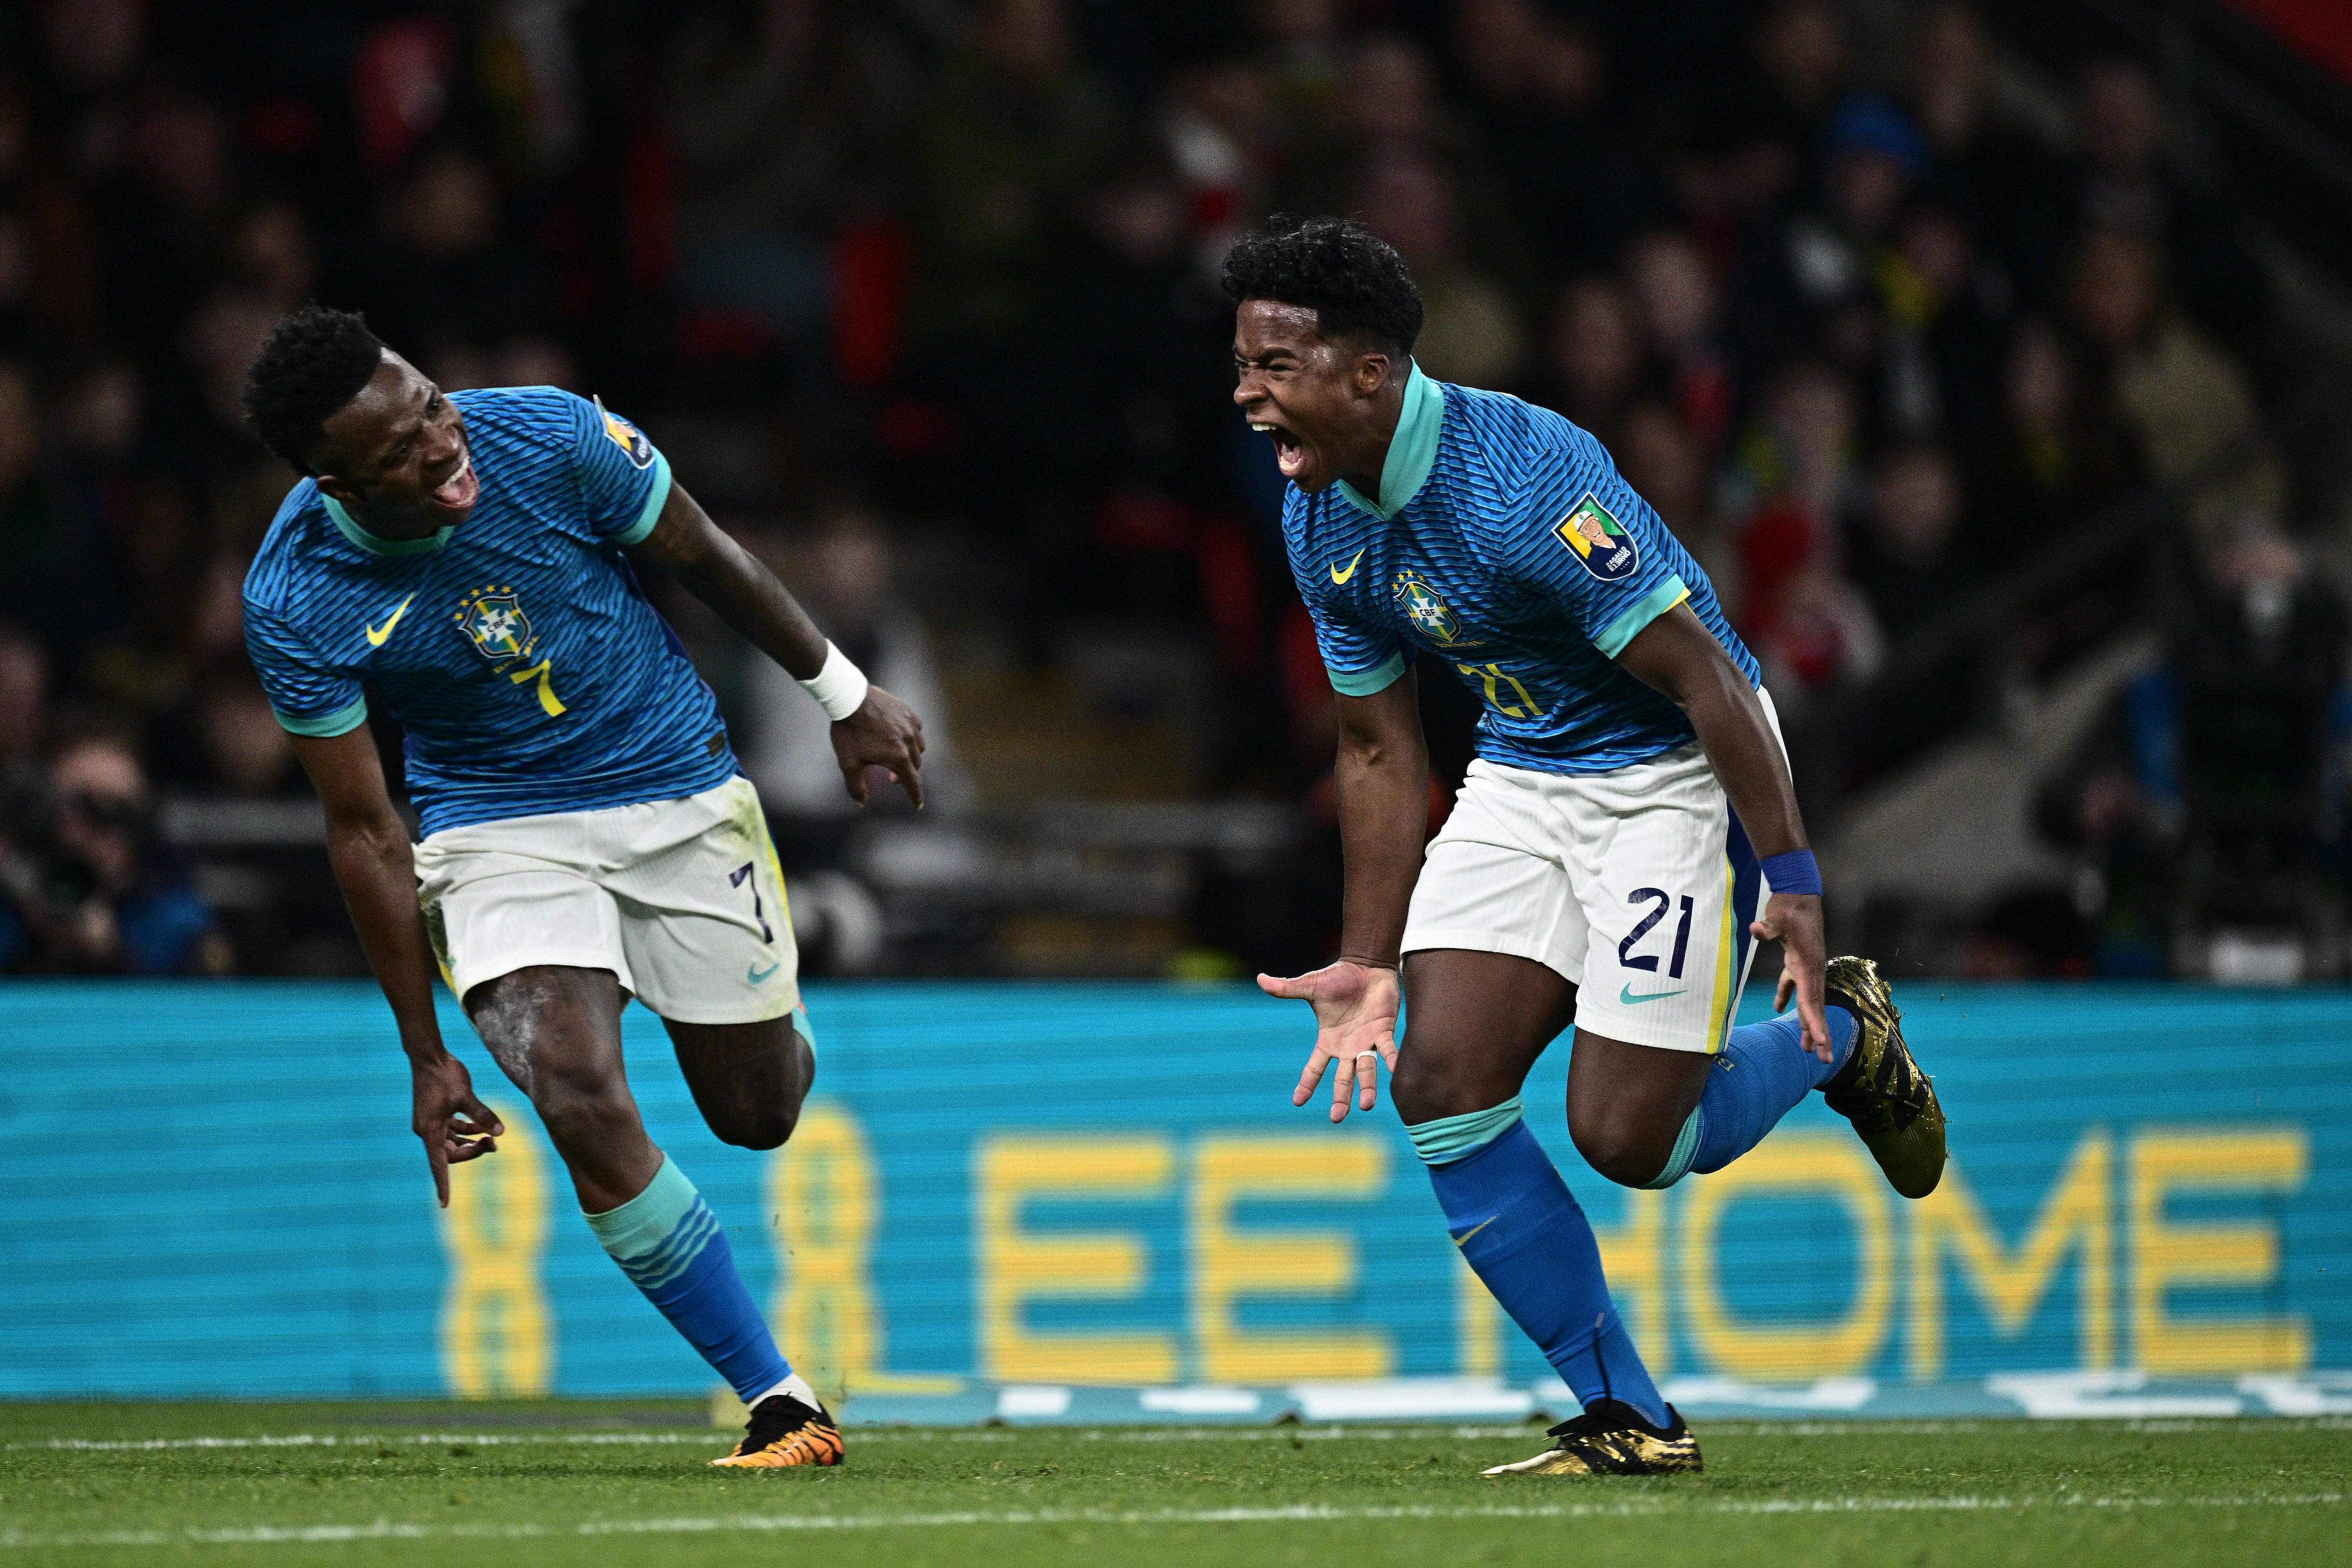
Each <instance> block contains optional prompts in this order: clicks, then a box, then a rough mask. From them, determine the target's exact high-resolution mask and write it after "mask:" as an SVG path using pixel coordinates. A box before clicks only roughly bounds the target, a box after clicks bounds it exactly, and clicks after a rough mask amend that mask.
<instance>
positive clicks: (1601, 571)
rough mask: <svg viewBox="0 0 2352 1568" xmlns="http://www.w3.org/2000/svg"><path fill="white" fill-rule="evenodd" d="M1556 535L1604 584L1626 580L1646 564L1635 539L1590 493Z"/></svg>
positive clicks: (1561, 522) (1554, 532)
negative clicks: (1637, 568) (1635, 569)
mask: <svg viewBox="0 0 2352 1568" xmlns="http://www.w3.org/2000/svg"><path fill="white" fill-rule="evenodd" d="M1552 534H1553V536H1554V537H1555V538H1558V539H1559V542H1560V543H1562V544H1564V545H1566V546H1567V547H1568V549H1569V553H1570V555H1573V556H1574V557H1576V559H1577V560H1578V561H1579V562H1580V564H1581V565H1582V566H1583V568H1584V570H1587V571H1589V572H1591V574H1592V575H1593V576H1595V577H1597V578H1599V579H1600V580H1601V581H1603V582H1618V581H1622V580H1624V579H1626V578H1629V577H1631V576H1633V569H1634V568H1635V567H1637V566H1639V565H1641V564H1642V552H1641V548H1640V547H1639V546H1637V545H1636V544H1634V542H1633V535H1632V534H1631V533H1628V532H1627V531H1626V529H1625V525H1624V524H1622V523H1621V522H1619V521H1618V520H1617V519H1616V517H1613V516H1612V515H1611V513H1610V510H1609V508H1608V507H1604V506H1602V505H1601V499H1600V497H1597V496H1594V495H1592V494H1591V493H1590V492H1587V494H1586V495H1585V497H1584V499H1582V500H1581V501H1579V502H1578V503H1577V504H1576V505H1575V506H1574V507H1571V508H1570V511H1569V514H1568V516H1566V517H1562V518H1561V519H1560V520H1559V527H1558V528H1554V529H1552Z"/></svg>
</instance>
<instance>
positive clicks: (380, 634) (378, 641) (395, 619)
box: [364, 593, 416, 648]
mask: <svg viewBox="0 0 2352 1568" xmlns="http://www.w3.org/2000/svg"><path fill="white" fill-rule="evenodd" d="M415 597H416V595H415V594H413V593H412V594H410V595H409V596H408V598H406V599H404V600H402V601H400V608H399V609H397V610H395V611H394V612H392V619H391V620H389V621H387V622H384V623H383V630H382V631H378V630H376V628H374V627H373V626H370V627H366V628H364V630H365V631H366V632H367V638H368V646H369V647H371V648H381V647H383V640H384V639H385V638H387V637H389V636H391V635H392V629H393V628H394V627H395V626H397V625H399V624H400V618H401V617H402V616H404V615H405V614H407V613H408V606H409V604H410V602H411V601H414V600H415Z"/></svg>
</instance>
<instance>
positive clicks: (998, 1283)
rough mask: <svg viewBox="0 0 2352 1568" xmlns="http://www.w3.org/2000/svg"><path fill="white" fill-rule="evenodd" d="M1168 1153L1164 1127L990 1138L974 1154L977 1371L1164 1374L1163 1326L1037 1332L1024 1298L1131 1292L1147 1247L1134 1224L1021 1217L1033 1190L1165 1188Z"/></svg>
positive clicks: (1146, 1263) (1132, 1379)
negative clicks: (1053, 1227)
mask: <svg viewBox="0 0 2352 1568" xmlns="http://www.w3.org/2000/svg"><path fill="white" fill-rule="evenodd" d="M1175 1171H1176V1155H1175V1152H1174V1150H1173V1149H1172V1148H1171V1146H1170V1145H1169V1142H1168V1140H1167V1139H1165V1138H1161V1137H1152V1136H1129V1137H1117V1138H1087V1137H1037V1136H1029V1137H1012V1136H1006V1137H994V1138H990V1139H989V1140H987V1141H986V1142H985V1143H983V1144H982V1145H981V1146H980V1151H979V1154H978V1155H977V1156H976V1157H975V1161H974V1175H975V1176H976V1178H977V1181H978V1185H979V1188H980V1190H979V1192H978V1194H977V1195H976V1199H977V1201H976V1205H975V1211H976V1216H977V1218H976V1223H977V1224H978V1225H979V1228H980V1234H979V1235H978V1236H977V1237H975V1238H974V1241H975V1246H974V1249H973V1250H974V1251H975V1252H976V1253H977V1254H978V1256H979V1262H980V1290H979V1307H980V1356H981V1373H982V1375H983V1376H986V1377H992V1378H996V1379H998V1380H1000V1381H1003V1382H1009V1383H1040V1382H1054V1383H1173V1382H1174V1381H1175V1380H1176V1377H1177V1375H1178V1372H1179V1371H1180V1367H1181V1364H1180V1362H1179V1359H1178V1356H1177V1348H1176V1337H1175V1335H1173V1334H1171V1333H1163V1332H1160V1331H1135V1332H1129V1333H1032V1332H1031V1331H1030V1329H1029V1326H1028V1323H1027V1322H1026V1321H1025V1318H1024V1312H1025V1308H1026V1305H1027V1303H1028V1302H1030V1301H1035V1300H1038V1299H1040V1298H1044V1297H1054V1298H1057V1299H1068V1298H1072V1297H1085V1298H1116V1297H1119V1296H1133V1295H1136V1294H1139V1292H1140V1291H1142V1290H1143V1287H1144V1283H1145V1281H1147V1280H1148V1279H1149V1278H1150V1255H1149V1253H1148V1252H1147V1250H1146V1249H1145V1247H1144V1243H1143V1240H1142V1239H1141V1238H1140V1237H1139V1236H1137V1235H1135V1234H1134V1233H1133V1232H1131V1231H1087V1232H1066V1233H1061V1234H1048V1233H1042V1232H1038V1231H1032V1230H1025V1229H1024V1228H1022V1209H1023V1207H1024V1205H1025V1204H1027V1203H1028V1202H1029V1201H1030V1200H1031V1199H1033V1198H1059V1199H1061V1200H1063V1201H1065V1202H1097V1201H1101V1200H1104V1199H1113V1200H1116V1199H1120V1198H1130V1199H1143V1198H1154V1197H1165V1196H1166V1195H1167V1193H1168V1190H1169V1186H1170V1183H1171V1179H1172V1178H1173V1176H1175Z"/></svg>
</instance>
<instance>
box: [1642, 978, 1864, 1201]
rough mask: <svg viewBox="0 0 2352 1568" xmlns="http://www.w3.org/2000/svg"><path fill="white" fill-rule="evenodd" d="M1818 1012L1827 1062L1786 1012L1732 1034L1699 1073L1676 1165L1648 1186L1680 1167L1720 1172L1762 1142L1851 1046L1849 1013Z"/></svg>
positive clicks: (1840, 1061)
mask: <svg viewBox="0 0 2352 1568" xmlns="http://www.w3.org/2000/svg"><path fill="white" fill-rule="evenodd" d="M1822 1011H1823V1012H1824V1013H1826V1014H1827V1015H1828V1019H1829V1026H1830V1054H1831V1058H1832V1060H1831V1061H1828V1062H1826V1063H1824V1062H1823V1061H1822V1059H1821V1058H1820V1057H1818V1056H1815V1055H1814V1054H1813V1053H1812V1052H1811V1051H1807V1050H1806V1049H1805V1047H1804V1044H1803V1040H1804V1026H1803V1025H1802V1024H1801V1023H1800V1022H1799V1021H1798V1019H1797V1015H1796V1014H1795V1013H1793V1012H1788V1013H1783V1014H1781V1015H1780V1017H1779V1018H1772V1019H1765V1020H1764V1021H1763V1022H1762V1023H1751V1024H1745V1025H1742V1026H1741V1027H1740V1028H1738V1029H1735V1030H1732V1031H1731V1038H1730V1040H1727V1041H1726V1042H1725V1044H1724V1047H1723V1054H1722V1056H1721V1057H1719V1058H1718V1059H1717V1061H1716V1065H1715V1070H1714V1071H1711V1072H1709V1073H1708V1074H1707V1075H1706V1092H1705V1093H1704V1094H1702V1095H1700V1096H1699V1102H1698V1109H1697V1110H1696V1111H1694V1112H1692V1113H1691V1119H1690V1124H1688V1125H1686V1126H1685V1127H1684V1129H1683V1136H1682V1138H1681V1140H1680V1141H1679V1142H1678V1143H1677V1144H1676V1145H1675V1156H1676V1159H1677V1160H1680V1161H1682V1169H1681V1170H1677V1169H1676V1168H1675V1164H1674V1163H1672V1162H1670V1163H1669V1164H1668V1165H1667V1166H1666V1169H1665V1171H1664V1172H1663V1173H1661V1175H1660V1177H1659V1179H1658V1181H1657V1182H1655V1183H1654V1184H1653V1185H1654V1186H1670V1185H1671V1183H1670V1182H1669V1181H1668V1180H1667V1179H1666V1178H1667V1177H1668V1176H1675V1177H1679V1176H1681V1175H1682V1172H1683V1171H1684V1170H1690V1171H1696V1172H1697V1173H1698V1174H1699V1175H1701V1176H1706V1175H1707V1174H1708V1173H1710V1172H1713V1171H1719V1170H1721V1169H1722V1168H1723V1167H1724V1166H1727V1165H1729V1164H1730V1163H1731V1162H1732V1161H1734V1160H1736V1159H1738V1157H1739V1156H1740V1155H1744V1154H1746V1153H1747V1152H1748V1150H1750V1149H1752V1148H1754V1147H1755V1146H1756V1145H1758V1144H1760V1143H1762V1142H1763V1141H1764V1134H1767V1133H1769V1132H1770V1131H1771V1130H1772V1129H1773V1128H1774V1127H1775V1126H1777V1125H1779V1124H1780V1118H1781V1117H1783V1116H1785V1115H1787V1114H1788V1113H1790V1112H1791V1111H1793V1110H1795V1109H1796V1108H1797V1106H1798V1105H1799V1104H1800V1103H1802V1101H1803V1100H1804V1098H1805V1096H1806V1095H1807V1094H1810V1093H1811V1092H1813V1091H1814V1090H1816V1089H1818V1088H1820V1087H1821V1086H1822V1084H1824V1083H1826V1082H1829V1081H1830V1078H1831V1076H1832V1074H1833V1073H1835V1072H1836V1071H1837V1070H1838V1069H1839V1068H1841V1067H1843V1066H1844V1065H1845V1059H1846V1056H1847V1054H1848V1053H1849V1052H1851V1051H1853V1037H1854V1021H1853V1014H1852V1013H1850V1012H1848V1011H1846V1010H1845V1009H1843V1008H1841V1007H1829V1008H1824V1009H1822ZM1685 1154H1686V1155H1687V1158H1685V1157H1684V1156H1685Z"/></svg>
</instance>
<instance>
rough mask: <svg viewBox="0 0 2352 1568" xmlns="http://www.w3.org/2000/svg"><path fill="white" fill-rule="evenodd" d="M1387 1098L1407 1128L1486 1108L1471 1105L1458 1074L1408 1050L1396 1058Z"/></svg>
mask: <svg viewBox="0 0 2352 1568" xmlns="http://www.w3.org/2000/svg"><path fill="white" fill-rule="evenodd" d="M1389 1098H1390V1099H1391V1100H1393V1101H1394V1102H1395V1103H1396V1108H1397V1116H1398V1118H1399V1119H1400V1120H1401V1121H1402V1122H1403V1123H1404V1124H1405V1125H1406V1126H1408V1127H1411V1126H1416V1125H1418V1124H1421V1123H1423V1122H1435V1121H1438V1120H1441V1119H1442V1118H1444V1117H1447V1116H1460V1115H1465V1114H1466V1113H1469V1112H1472V1111H1483V1110H1485V1109H1486V1106H1485V1105H1484V1104H1472V1103H1471V1101H1472V1100H1474V1099H1475V1098H1476V1095H1475V1092H1473V1090H1472V1087H1471V1085H1469V1084H1468V1083H1466V1082H1463V1081H1462V1076H1461V1074H1459V1073H1454V1072H1449V1071H1446V1069H1445V1067H1444V1063H1442V1062H1440V1061H1434V1060H1433V1059H1432V1057H1431V1055H1430V1054H1429V1053H1427V1052H1414V1051H1406V1052H1404V1053H1403V1054H1402V1055H1400V1056H1399V1057H1398V1058H1397V1064H1396V1075H1395V1077H1394V1078H1393V1079H1392V1080H1391V1082H1390V1084H1389Z"/></svg>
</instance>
